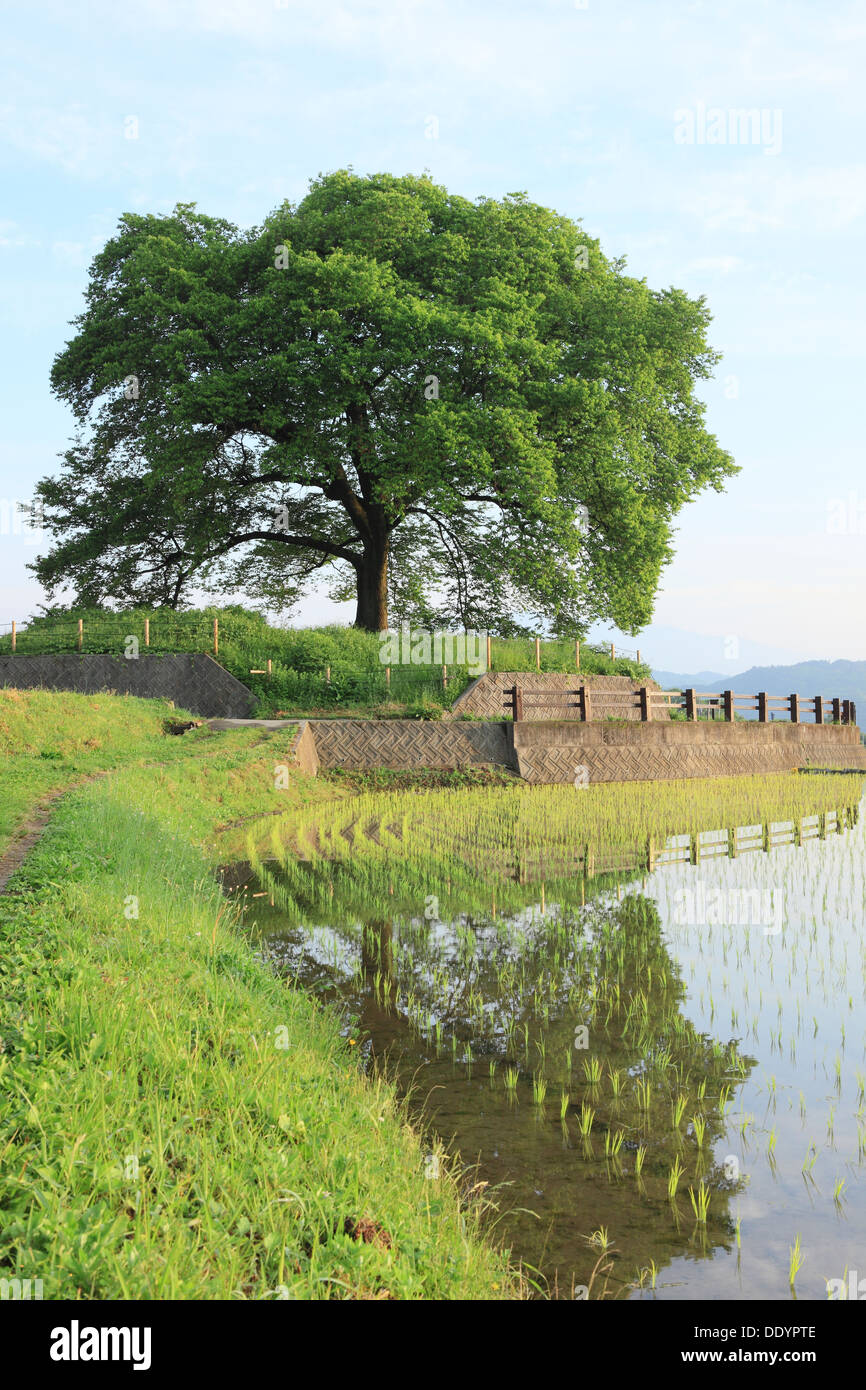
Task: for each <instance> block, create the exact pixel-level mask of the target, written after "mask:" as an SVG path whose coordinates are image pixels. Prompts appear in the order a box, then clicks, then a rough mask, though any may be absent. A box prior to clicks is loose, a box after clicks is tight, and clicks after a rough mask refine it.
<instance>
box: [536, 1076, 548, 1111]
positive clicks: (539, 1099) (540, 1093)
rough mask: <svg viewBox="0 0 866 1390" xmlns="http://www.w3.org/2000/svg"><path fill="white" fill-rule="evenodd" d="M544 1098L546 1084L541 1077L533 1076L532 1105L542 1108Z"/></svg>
mask: <svg viewBox="0 0 866 1390" xmlns="http://www.w3.org/2000/svg"><path fill="white" fill-rule="evenodd" d="M546 1096H547V1082H546V1081H545V1079H544V1077H543V1076H534V1077H533V1078H532V1099H533V1102H534V1104H535V1105H537V1106H539V1107H541V1106H543V1105H544V1101H545V1097H546Z"/></svg>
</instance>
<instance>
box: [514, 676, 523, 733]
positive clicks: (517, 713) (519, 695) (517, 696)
mask: <svg viewBox="0 0 866 1390" xmlns="http://www.w3.org/2000/svg"><path fill="white" fill-rule="evenodd" d="M511 691H512V704H513V708H514V722H515V724H516V723H517V722H518V720H520V719H522V718H523V691H522V690H521V688H520V686H519V685H513V686H512V687H511Z"/></svg>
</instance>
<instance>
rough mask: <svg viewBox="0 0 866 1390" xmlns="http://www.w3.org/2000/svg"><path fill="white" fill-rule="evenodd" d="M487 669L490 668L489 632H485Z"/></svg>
mask: <svg viewBox="0 0 866 1390" xmlns="http://www.w3.org/2000/svg"><path fill="white" fill-rule="evenodd" d="M487 669H488V671H489V670H490V633H489V632H488V634H487Z"/></svg>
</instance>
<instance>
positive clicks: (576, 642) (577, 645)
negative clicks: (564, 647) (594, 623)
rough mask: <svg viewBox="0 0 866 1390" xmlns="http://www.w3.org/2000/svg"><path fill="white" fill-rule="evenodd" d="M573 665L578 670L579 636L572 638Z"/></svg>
mask: <svg viewBox="0 0 866 1390" xmlns="http://www.w3.org/2000/svg"><path fill="white" fill-rule="evenodd" d="M574 665H575V670H577V671H579V670H580V638H579V637H576V638H575V640H574Z"/></svg>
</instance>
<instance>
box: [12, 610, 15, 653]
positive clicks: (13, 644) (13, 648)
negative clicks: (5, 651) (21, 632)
mask: <svg viewBox="0 0 866 1390" xmlns="http://www.w3.org/2000/svg"><path fill="white" fill-rule="evenodd" d="M12 650H13V652H14V650H15V619H14V618H13V619H12Z"/></svg>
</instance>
